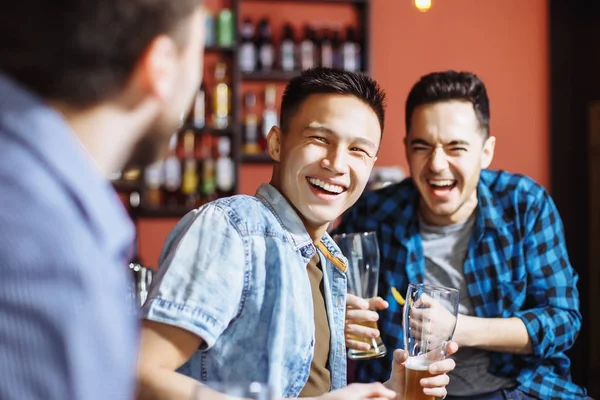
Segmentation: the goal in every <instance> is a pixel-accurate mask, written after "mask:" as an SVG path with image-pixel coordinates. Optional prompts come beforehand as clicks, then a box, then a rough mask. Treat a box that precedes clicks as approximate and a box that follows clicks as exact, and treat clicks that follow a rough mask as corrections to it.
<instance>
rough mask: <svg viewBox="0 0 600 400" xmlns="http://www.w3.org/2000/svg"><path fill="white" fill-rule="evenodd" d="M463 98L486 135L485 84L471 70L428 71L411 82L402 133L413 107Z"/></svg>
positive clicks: (488, 130)
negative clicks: (412, 84) (412, 83)
mask: <svg viewBox="0 0 600 400" xmlns="http://www.w3.org/2000/svg"><path fill="white" fill-rule="evenodd" d="M448 100H463V101H468V102H470V103H471V104H472V105H473V110H474V111H475V116H476V117H477V120H478V121H479V125H480V126H481V129H482V131H483V134H484V136H485V137H486V138H487V137H489V135H490V101H489V99H488V95H487V90H486V88H485V84H484V83H483V81H482V80H481V79H479V77H478V76H477V75H475V74H474V73H472V72H456V71H453V70H450V71H443V72H432V73H430V74H427V75H424V76H422V77H421V79H420V80H419V81H418V82H417V83H415V85H414V86H413V87H412V89H411V90H410V93H409V94H408V98H407V99H406V109H405V111H406V113H405V122H406V134H407V135H408V132H409V131H410V122H411V118H412V115H413V112H414V111H415V109H416V108H417V107H419V106H422V105H425V104H431V103H436V102H439V101H448Z"/></svg>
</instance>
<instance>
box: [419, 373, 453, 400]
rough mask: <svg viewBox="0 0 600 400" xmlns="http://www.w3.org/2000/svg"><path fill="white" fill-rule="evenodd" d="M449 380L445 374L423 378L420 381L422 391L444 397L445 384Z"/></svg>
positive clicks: (429, 394)
mask: <svg viewBox="0 0 600 400" xmlns="http://www.w3.org/2000/svg"><path fill="white" fill-rule="evenodd" d="M449 382H450V378H449V377H448V375H446V374H442V375H436V376H434V377H431V378H423V379H421V381H420V384H421V386H422V387H423V392H424V393H425V394H426V395H428V396H434V397H439V398H444V397H446V394H447V392H446V386H447V385H448V383H449Z"/></svg>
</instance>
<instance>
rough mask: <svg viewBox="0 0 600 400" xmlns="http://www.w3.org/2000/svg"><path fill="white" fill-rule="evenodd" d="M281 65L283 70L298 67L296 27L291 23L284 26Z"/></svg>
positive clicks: (288, 70)
mask: <svg viewBox="0 0 600 400" xmlns="http://www.w3.org/2000/svg"><path fill="white" fill-rule="evenodd" d="M279 57H280V58H279V65H280V66H281V70H282V71H287V72H290V71H293V70H294V69H296V42H295V40H294V28H292V26H291V25H290V24H285V25H284V26H283V39H282V40H281V47H280V55H279Z"/></svg>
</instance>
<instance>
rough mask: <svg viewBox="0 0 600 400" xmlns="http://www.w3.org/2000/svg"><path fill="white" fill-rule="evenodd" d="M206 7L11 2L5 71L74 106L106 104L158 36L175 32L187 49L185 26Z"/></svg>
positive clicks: (167, 0) (1, 57)
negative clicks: (104, 101)
mask: <svg viewBox="0 0 600 400" xmlns="http://www.w3.org/2000/svg"><path fill="white" fill-rule="evenodd" d="M200 3H201V1H200V0H175V1H174V0H61V1H47V0H18V1H13V2H10V6H8V5H7V6H5V7H2V12H0V71H2V72H3V73H5V74H7V75H8V76H10V77H11V78H12V79H14V80H16V81H17V82H19V83H21V84H22V85H23V86H25V87H27V88H28V89H29V90H31V91H32V92H34V93H36V94H38V95H39V96H40V97H42V98H45V99H57V100H60V101H64V102H66V103H69V104H71V105H73V106H88V105H93V104H95V103H99V102H100V101H103V100H105V99H107V98H109V97H111V96H113V95H115V94H116V93H118V91H119V90H121V89H122V88H123V86H124V84H125V83H126V81H127V79H128V78H129V77H130V75H131V72H132V71H133V68H134V66H135V63H136V62H137V61H138V59H139V58H140V56H141V55H142V54H143V52H144V51H145V50H146V48H147V46H148V45H149V44H150V42H151V41H152V39H153V38H154V37H156V36H158V35H160V34H168V35H170V36H172V37H173V38H174V40H175V41H176V43H177V44H178V45H180V46H183V45H184V43H185V37H187V35H183V34H182V27H181V23H182V22H183V21H184V20H185V19H186V18H188V17H191V16H192V14H193V12H194V11H195V10H196V9H197V7H198V6H199V5H200ZM190 26H191V25H190ZM184 27H187V26H184ZM188 32H189V31H188Z"/></svg>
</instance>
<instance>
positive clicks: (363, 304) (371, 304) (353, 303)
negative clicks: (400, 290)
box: [346, 294, 389, 310]
mask: <svg viewBox="0 0 600 400" xmlns="http://www.w3.org/2000/svg"><path fill="white" fill-rule="evenodd" d="M346 307H350V308H358V309H361V310H369V309H370V310H385V309H386V308H388V307H389V304H388V302H387V301H385V300H384V299H382V298H381V297H372V298H370V299H363V298H360V297H358V296H355V295H353V294H347V295H346Z"/></svg>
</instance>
